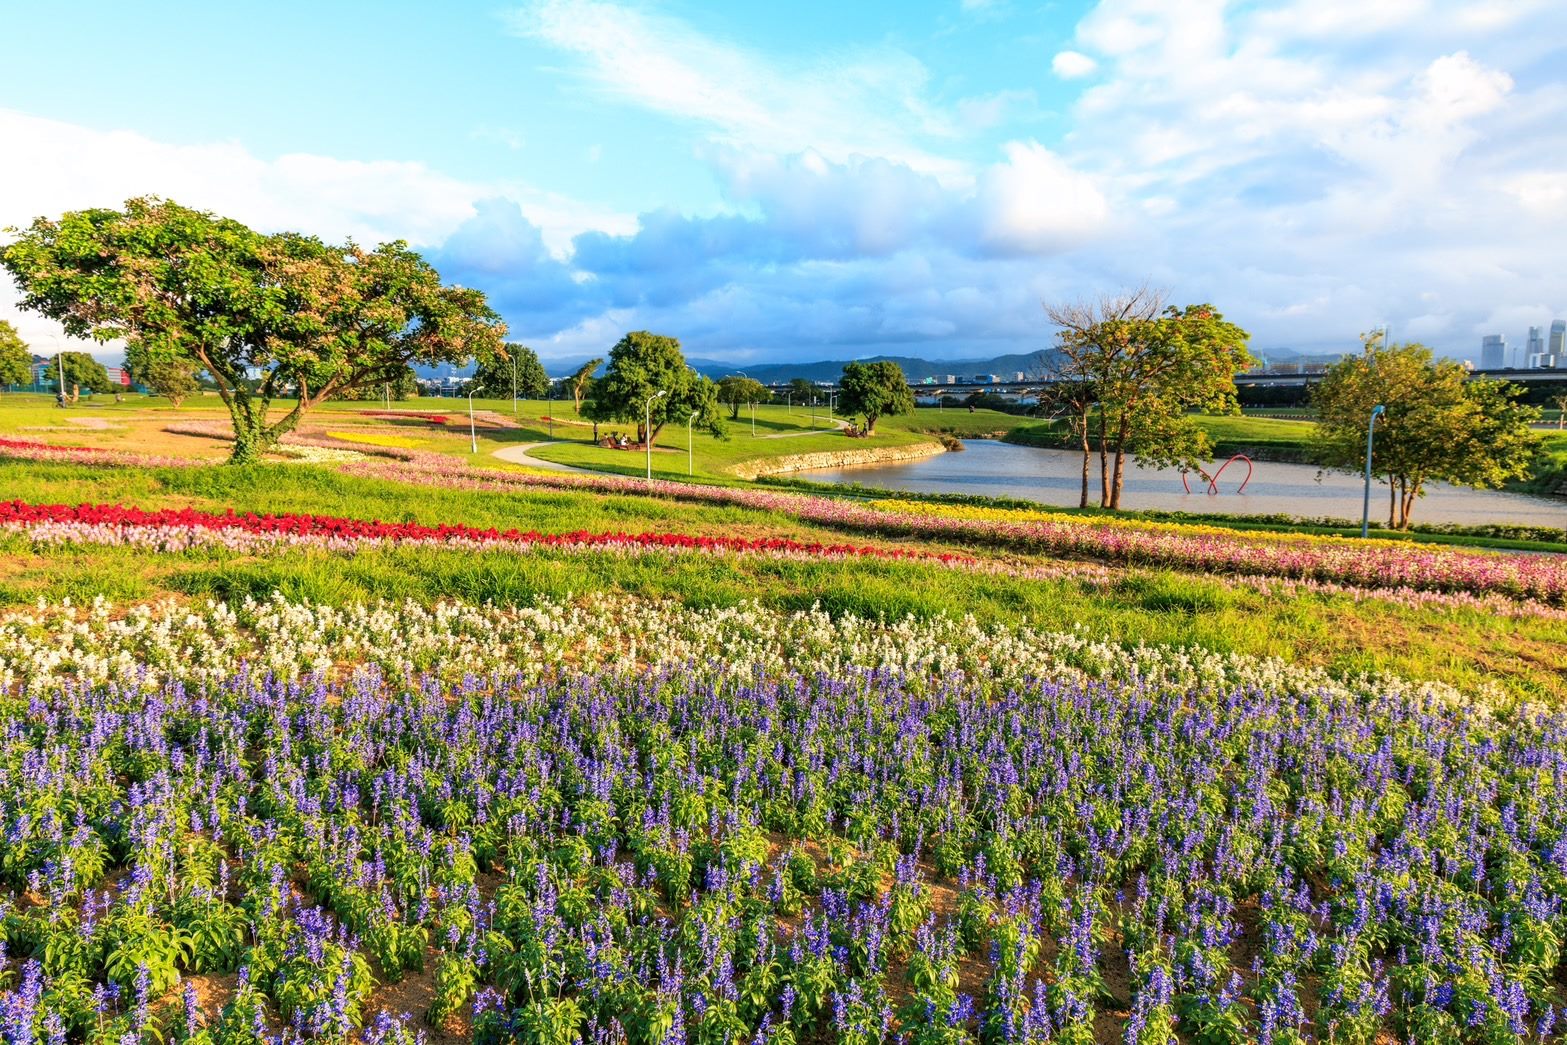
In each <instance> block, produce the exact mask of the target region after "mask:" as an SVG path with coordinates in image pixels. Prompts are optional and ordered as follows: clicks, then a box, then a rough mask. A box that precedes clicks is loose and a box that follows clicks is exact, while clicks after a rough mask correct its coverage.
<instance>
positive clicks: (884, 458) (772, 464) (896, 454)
mask: <svg viewBox="0 0 1567 1045" xmlns="http://www.w3.org/2000/svg"><path fill="white" fill-rule="evenodd" d="M946 452H947V451H946V448H945V447H943V446H942V445H941V444H940V443H914V444H912V445H908V446H865V447H857V448H855V449H852V450H823V451H820V452H818V453H814V454H792V455H790V456H787V457H769V458H764V459H762V460H757V461H741V462H740V463H739V464H737V465H735V466H734V467H733V468H731V469H730V473H731V474H733V475H735V476H738V477H739V478H741V479H755V478H756V477H757V476H760V475H779V474H781V473H783V472H803V471H806V470H808V469H812V468H842V467H844V466H845V465H851V464H887V463H890V462H893V461H915V460H918V459H920V458H921V457H933V456H935V455H936V454H942V453H946Z"/></svg>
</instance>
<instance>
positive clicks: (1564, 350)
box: [1545, 319, 1567, 356]
mask: <svg viewBox="0 0 1567 1045" xmlns="http://www.w3.org/2000/svg"><path fill="white" fill-rule="evenodd" d="M1545 350H1546V351H1547V352H1549V353H1550V354H1551V355H1553V356H1564V355H1567V322H1564V321H1562V320H1560V319H1557V320H1552V322H1551V341H1550V344H1549V345H1547V346H1546V349H1545Z"/></svg>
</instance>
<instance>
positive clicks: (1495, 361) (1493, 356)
mask: <svg viewBox="0 0 1567 1045" xmlns="http://www.w3.org/2000/svg"><path fill="white" fill-rule="evenodd" d="M1506 366H1507V338H1505V337H1503V336H1502V335H1501V334H1487V335H1486V336H1485V337H1483V338H1481V339H1480V369H1481V370H1502V369H1504V368H1506Z"/></svg>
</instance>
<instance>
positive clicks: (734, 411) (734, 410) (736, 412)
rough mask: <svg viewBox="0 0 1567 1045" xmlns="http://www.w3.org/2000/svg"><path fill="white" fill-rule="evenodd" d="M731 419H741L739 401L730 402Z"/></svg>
mask: <svg viewBox="0 0 1567 1045" xmlns="http://www.w3.org/2000/svg"><path fill="white" fill-rule="evenodd" d="M729 420H731V421H738V420H740V404H739V403H730V404H729Z"/></svg>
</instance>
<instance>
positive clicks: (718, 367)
mask: <svg viewBox="0 0 1567 1045" xmlns="http://www.w3.org/2000/svg"><path fill="white" fill-rule="evenodd" d="M1252 354H1253V355H1254V356H1259V357H1262V358H1266V359H1267V360H1268V361H1269V362H1280V361H1284V360H1291V359H1295V358H1297V357H1299V356H1300V353H1298V352H1296V351H1294V350H1292V349H1288V348H1272V349H1268V350H1266V351H1259V350H1257V349H1253V350H1252ZM1055 356H1056V350H1055V349H1053V348H1051V349H1045V350H1043V351H1040V352H1013V353H1010V354H1007V355H1000V356H991V357H990V358H988V359H936V360H930V359H920V358H917V357H915V356H868V357H866V358H865V359H861V360H850V359H819V360H816V361H815V362H810V363H746V364H744V365H743V366H742V365H737V364H735V363H730V362H726V361H724V360H721V359H701V358H690V359H687V360H686V362H687V363H689V364H690V365H691V367H692V369H694V370H695V371H696V372H697V373H699V374H703V375H706V376H707V377H710V378H712V379H713V380H715V381H717V380H718V379H719V378H722V377H726V376H728V375H730V374H739V373H744V374H745V375H746V376H747V377H750V378H754V379H755V380H757V381H760V382H762V383H763V384H767V385H772V384H783V383H784V382H787V381H792V380H794V379H795V378H797V377H803V378H805V379H806V380H807V381H836V380H838V378H839V377H840V376H842V374H843V368H844V366H845V365H847V364H848V363H851V362H862V363H871V362H877V361H880V360H884V359H885V360H891V361H892V362H894V363H896V364H898V366H900V367H902V368H903V372H904V374H906V375H907V376H908V379H909V381H910V382H912V383H914V384H919V383H920V382H921V381H924V380H925V379H926V378H927V377H933V378H935V379H936V380H937V381H942V380H944V379H945V378H946V377H947V375H949V374H951V375H952V376H954V377H957V378H959V379H972V378H973V377H975V376H976V375H978V374H995V375H997V376H998V377H1000V378H1001V379H1002V380H1004V381H1011V380H1013V379H1014V377H1015V376H1016V375H1017V373H1018V371H1022V372H1023V373H1024V374H1026V375H1028V376H1029V377H1034V376H1036V375H1037V374H1038V373H1039V371H1040V370H1041V369H1043V368H1045V367H1048V366H1049V365H1050V364H1051V363H1052V362H1053V361H1054V359H1055ZM584 361H585V359H574V360H561V359H554V360H549V361H546V362H545V364H544V368H545V369H546V370H547V371H549V373H550V374H551V375H552V376H554V377H562V376H564V375H566V374H569V373H571V372H572V371H573V370H575V369H576V368H577V367H578V366H579V365H580V364H581V363H583V362H584ZM414 370H415V371H416V372H417V373H418V374H419V376H420V377H424V378H433V377H445V376H446V375H447V374H451V373H455V374H459V375H465V374H468V373H470V372H471V371H470V368H468V367H450V366H439V367H426V366H418V367H415V368H414ZM599 373H603V368H600V370H599Z"/></svg>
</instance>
